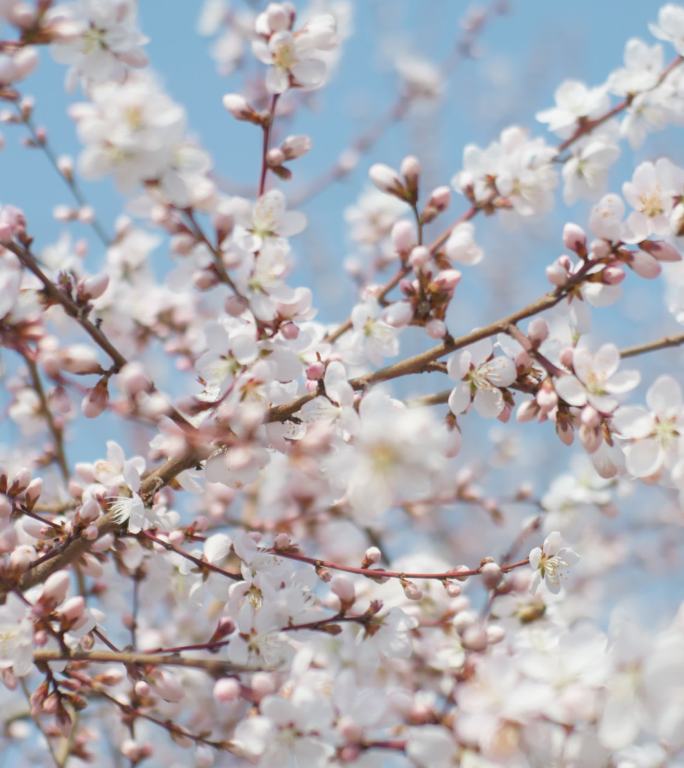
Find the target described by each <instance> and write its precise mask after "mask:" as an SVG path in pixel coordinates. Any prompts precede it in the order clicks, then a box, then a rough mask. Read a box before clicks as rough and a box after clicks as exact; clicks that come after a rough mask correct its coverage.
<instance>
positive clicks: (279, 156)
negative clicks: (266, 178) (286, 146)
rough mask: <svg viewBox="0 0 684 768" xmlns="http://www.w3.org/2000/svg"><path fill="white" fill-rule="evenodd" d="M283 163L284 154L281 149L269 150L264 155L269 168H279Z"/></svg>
mask: <svg viewBox="0 0 684 768" xmlns="http://www.w3.org/2000/svg"><path fill="white" fill-rule="evenodd" d="M284 162H285V153H284V152H283V150H282V149H279V148H278V147H274V148H273V149H269V151H268V153H267V155H266V163H267V165H268V167H269V168H279V167H280V166H281V165H282V164H283V163H284Z"/></svg>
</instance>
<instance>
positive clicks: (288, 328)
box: [280, 323, 299, 341]
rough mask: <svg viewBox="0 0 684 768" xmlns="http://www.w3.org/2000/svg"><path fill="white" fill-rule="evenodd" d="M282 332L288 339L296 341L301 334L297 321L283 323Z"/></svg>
mask: <svg viewBox="0 0 684 768" xmlns="http://www.w3.org/2000/svg"><path fill="white" fill-rule="evenodd" d="M280 332H281V333H282V334H283V336H284V337H285V338H286V339H287V340H288V341H294V340H295V339H296V338H297V337H298V336H299V326H298V325H295V323H283V325H281V326H280Z"/></svg>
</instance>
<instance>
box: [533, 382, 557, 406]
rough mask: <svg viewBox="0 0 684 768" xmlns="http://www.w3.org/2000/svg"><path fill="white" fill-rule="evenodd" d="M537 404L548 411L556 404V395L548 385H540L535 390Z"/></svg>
mask: <svg viewBox="0 0 684 768" xmlns="http://www.w3.org/2000/svg"><path fill="white" fill-rule="evenodd" d="M537 404H538V405H539V407H540V408H541V409H542V410H544V411H550V410H551V409H552V408H555V407H556V406H557V405H558V395H557V394H556V392H555V390H553V389H551V388H550V387H540V388H539V391H538V392H537Z"/></svg>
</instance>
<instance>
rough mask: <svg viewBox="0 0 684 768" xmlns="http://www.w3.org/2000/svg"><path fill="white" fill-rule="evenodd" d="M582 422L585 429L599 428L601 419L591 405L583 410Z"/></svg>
mask: <svg viewBox="0 0 684 768" xmlns="http://www.w3.org/2000/svg"><path fill="white" fill-rule="evenodd" d="M580 421H581V422H582V424H583V425H584V426H585V427H598V426H600V424H601V417H600V416H599V414H598V411H597V410H596V409H595V408H592V407H591V406H590V405H585V406H584V408H582V413H581V415H580Z"/></svg>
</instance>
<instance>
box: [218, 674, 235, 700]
mask: <svg viewBox="0 0 684 768" xmlns="http://www.w3.org/2000/svg"><path fill="white" fill-rule="evenodd" d="M213 694H214V698H215V699H216V701H218V702H220V703H221V704H228V703H230V702H232V701H237V700H238V699H239V698H240V683H239V682H238V681H237V680H235V679H234V678H232V677H222V678H220V679H219V680H217V681H216V682H215V683H214V690H213Z"/></svg>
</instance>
